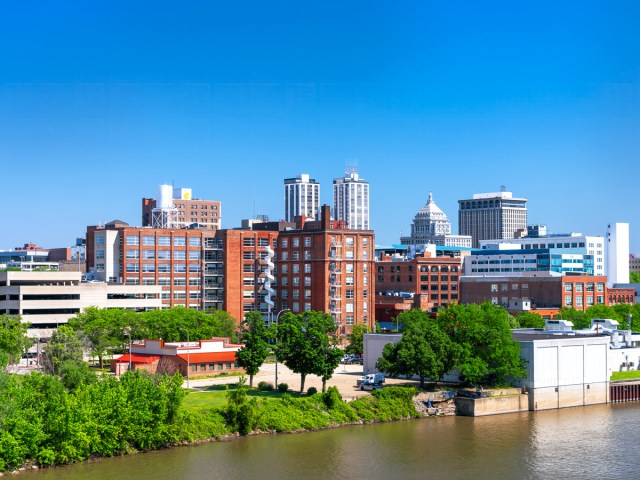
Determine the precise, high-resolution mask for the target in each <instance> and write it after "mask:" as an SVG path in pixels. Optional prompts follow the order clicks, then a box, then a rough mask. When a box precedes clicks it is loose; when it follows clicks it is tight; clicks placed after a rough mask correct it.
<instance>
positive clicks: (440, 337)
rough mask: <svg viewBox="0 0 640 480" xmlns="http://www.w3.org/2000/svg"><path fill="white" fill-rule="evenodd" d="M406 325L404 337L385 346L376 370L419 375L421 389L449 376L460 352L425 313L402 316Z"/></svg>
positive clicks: (419, 312) (403, 332) (402, 321)
mask: <svg viewBox="0 0 640 480" xmlns="http://www.w3.org/2000/svg"><path fill="white" fill-rule="evenodd" d="M399 320H400V321H401V323H402V324H403V327H402V338H401V339H400V341H399V342H397V343H389V344H387V345H385V347H384V350H383V352H382V357H380V358H379V359H378V362H377V363H376V368H377V369H378V370H380V371H382V372H385V373H388V374H390V375H406V376H413V375H415V376H417V377H418V378H420V388H424V386H425V380H426V379H427V378H430V379H432V380H435V381H438V380H440V379H441V378H442V377H443V376H444V375H445V374H447V373H449V372H450V371H451V370H452V369H453V367H454V365H455V364H456V360H457V358H458V356H459V353H460V349H459V347H458V346H457V345H455V344H454V343H453V342H452V341H451V339H450V338H449V337H448V336H447V335H446V333H444V332H443V331H442V330H441V328H440V327H439V325H438V324H437V323H436V322H435V321H432V320H430V318H429V315H428V314H427V313H426V312H424V311H422V310H411V311H409V312H405V313H402V314H400V316H399Z"/></svg>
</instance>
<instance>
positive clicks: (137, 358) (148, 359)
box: [113, 353, 160, 363]
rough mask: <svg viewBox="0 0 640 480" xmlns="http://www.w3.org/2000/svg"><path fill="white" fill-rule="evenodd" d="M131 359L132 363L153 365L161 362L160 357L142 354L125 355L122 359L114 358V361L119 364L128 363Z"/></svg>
mask: <svg viewBox="0 0 640 480" xmlns="http://www.w3.org/2000/svg"><path fill="white" fill-rule="evenodd" d="M129 358H131V363H153V362H155V361H157V360H160V356H159V355H145V354H142V353H140V354H135V353H134V354H133V355H129V354H128V353H125V354H124V355H122V356H121V357H118V358H114V359H113V361H114V362H117V363H128V362H129Z"/></svg>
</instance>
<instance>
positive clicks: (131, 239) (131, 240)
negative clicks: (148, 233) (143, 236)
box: [126, 235, 140, 245]
mask: <svg viewBox="0 0 640 480" xmlns="http://www.w3.org/2000/svg"><path fill="white" fill-rule="evenodd" d="M126 243H127V245H140V237H139V236H138V235H129V236H127V242H126Z"/></svg>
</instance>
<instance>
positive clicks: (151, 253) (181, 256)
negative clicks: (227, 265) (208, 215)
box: [96, 250, 202, 260]
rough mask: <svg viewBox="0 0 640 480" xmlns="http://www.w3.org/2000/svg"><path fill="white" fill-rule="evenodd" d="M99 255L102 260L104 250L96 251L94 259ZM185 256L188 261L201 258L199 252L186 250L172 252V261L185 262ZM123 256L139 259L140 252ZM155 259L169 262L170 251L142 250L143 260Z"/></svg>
mask: <svg viewBox="0 0 640 480" xmlns="http://www.w3.org/2000/svg"><path fill="white" fill-rule="evenodd" d="M100 253H101V254H102V258H104V250H101V251H98V250H96V258H100V256H99V255H100ZM187 254H188V256H189V260H200V259H201V258H202V255H201V252H200V250H189V251H188V252H187V251H186V250H174V251H173V259H174V260H186V259H187ZM125 255H126V257H127V258H130V259H136V258H140V250H127V251H126V254H125ZM155 258H157V259H158V260H171V250H158V251H156V250H142V259H143V260H154V259H155Z"/></svg>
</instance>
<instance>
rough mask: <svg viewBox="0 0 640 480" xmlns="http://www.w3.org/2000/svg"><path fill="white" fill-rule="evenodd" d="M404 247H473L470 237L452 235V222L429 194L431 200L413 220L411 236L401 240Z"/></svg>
mask: <svg viewBox="0 0 640 480" xmlns="http://www.w3.org/2000/svg"><path fill="white" fill-rule="evenodd" d="M400 243H401V244H402V245H425V244H434V245H440V246H447V247H466V248H470V247H471V237H470V236H468V235H452V234H451V222H449V219H448V218H447V215H446V214H445V213H444V212H443V211H442V210H441V209H440V207H438V205H436V202H434V201H433V195H432V194H431V192H429V200H428V201H427V203H426V204H425V206H424V207H422V208H421V209H420V210H419V211H418V213H416V216H415V217H414V219H413V223H412V224H411V235H410V236H408V237H402V238H401V239H400Z"/></svg>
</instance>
